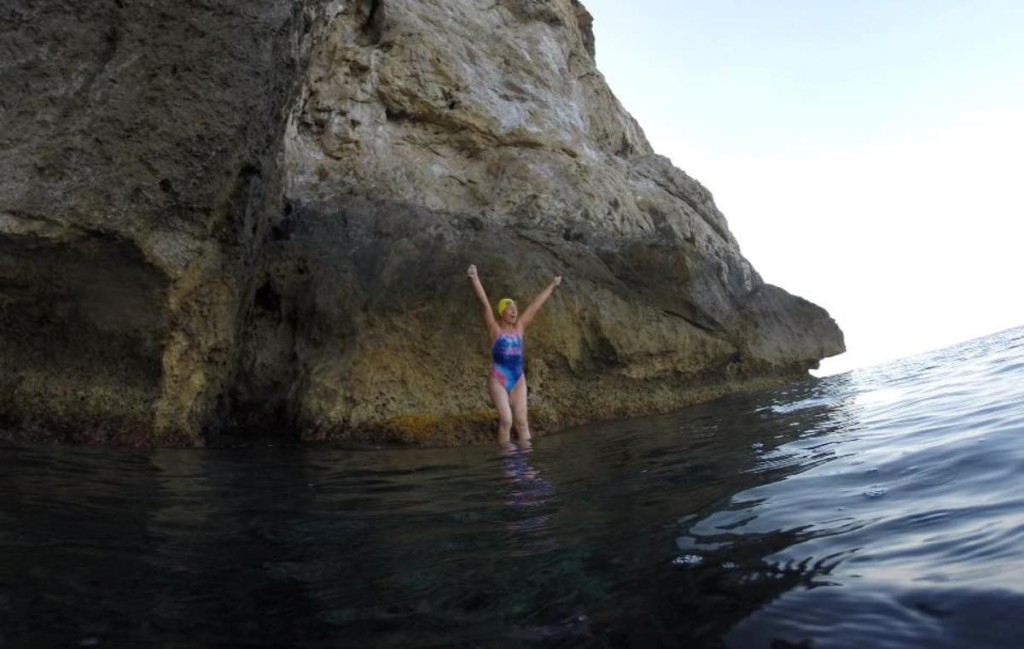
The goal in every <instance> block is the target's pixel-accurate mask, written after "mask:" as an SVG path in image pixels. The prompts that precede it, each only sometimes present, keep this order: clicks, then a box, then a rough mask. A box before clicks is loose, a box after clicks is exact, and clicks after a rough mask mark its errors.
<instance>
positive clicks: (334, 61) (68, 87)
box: [0, 0, 844, 445]
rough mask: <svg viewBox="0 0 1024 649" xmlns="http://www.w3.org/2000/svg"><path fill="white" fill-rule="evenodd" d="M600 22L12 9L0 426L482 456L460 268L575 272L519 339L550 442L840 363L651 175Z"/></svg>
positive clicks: (682, 187)
mask: <svg viewBox="0 0 1024 649" xmlns="http://www.w3.org/2000/svg"><path fill="white" fill-rule="evenodd" d="M591 20H592V19H591V18H590V17H589V14H588V13H587V12H586V9H585V8H584V7H583V6H582V5H581V4H580V3H579V2H576V0H545V1H543V2H536V1H532V0H531V1H527V0H510V1H509V2H505V3H501V4H500V5H494V6H491V7H489V8H483V7H482V6H478V5H477V4H476V3H472V2H463V1H458V2H447V1H445V2H442V1H441V0H436V1H434V0H417V1H413V0H355V1H352V2H342V1H339V0H334V1H331V2H328V1H326V0H324V1H316V0H303V1H295V2H289V1H285V0H257V1H255V2H254V1H251V0H247V1H246V2H231V1H229V2H225V3H220V4H219V5H218V7H217V8H216V9H214V8H210V7H207V6H206V5H200V4H194V3H185V4H183V5H181V6H175V7H170V6H160V7H152V6H143V5H135V4H132V3H119V2H114V1H113V0H111V1H110V2H100V3H94V4H93V5H90V7H89V8H83V9H81V10H80V12H79V14H78V15H76V16H68V15H67V12H66V11H64V5H63V4H62V3H60V2H58V1H57V0H42V1H41V2H38V3H33V4H32V5H31V6H29V5H15V6H14V7H12V8H8V9H5V10H4V15H3V22H2V26H0V30H2V31H0V38H2V39H4V40H5V41H6V42H8V43H11V44H12V46H13V49H12V50H11V51H18V52H20V58H19V59H17V60H16V61H15V62H14V63H13V64H12V65H11V66H8V67H5V68H3V69H2V70H0V83H2V84H3V85H4V87H5V88H6V89H10V91H9V92H8V91H7V90H5V94H7V95H9V99H8V100H7V102H8V103H7V104H6V108H5V110H4V111H2V112H0V127H2V128H0V132H2V133H3V134H4V135H3V136H0V137H2V138H3V141H2V147H0V326H2V329H0V331H2V333H0V364H2V365H0V368H2V370H0V415H2V416H4V417H6V418H7V419H9V420H10V421H12V422H15V425H17V426H21V427H23V429H24V430H25V431H45V430H49V431H51V432H53V433H54V434H57V435H58V436H59V435H63V434H69V435H71V436H72V438H73V437H74V435H76V434H77V435H79V436H81V435H85V437H86V438H87V439H94V440H97V441H101V442H104V443H121V442H124V443H132V444H135V443H139V444H153V445H163V444H185V445H188V444H201V443H202V440H203V438H204V436H205V435H206V434H207V432H215V431H218V430H221V429H226V428H231V427H235V426H239V427H243V428H251V427H259V428H264V429H274V428H286V429H289V430H294V431H296V434H297V435H298V436H299V437H301V438H303V439H310V440H313V439H350V438H355V437H358V438H360V439H362V438H366V439H400V440H411V441H414V442H417V443H448V442H449V441H452V440H454V441H462V440H466V441H469V440H471V439H475V438H476V437H477V436H479V435H480V433H478V432H467V431H478V430H484V429H485V428H486V417H485V415H484V414H483V413H486V412H489V403H488V400H487V396H486V391H485V390H484V388H483V377H484V376H485V373H486V368H487V362H488V361H487V350H486V340H484V334H483V328H482V325H481V324H480V323H479V322H478V320H479V316H478V313H477V308H476V306H475V304H474V303H473V297H472V294H471V293H470V291H469V288H468V286H467V285H466V282H465V278H464V270H465V267H466V266H467V265H468V264H469V263H476V264H477V266H478V267H479V268H480V271H481V276H482V278H483V280H484V284H485V286H486V288H487V290H488V291H489V293H490V296H491V298H492V299H493V300H495V301H496V300H497V299H498V298H499V297H501V296H504V295H512V296H514V297H517V298H518V299H520V300H527V299H529V297H530V296H531V295H532V294H533V293H535V292H536V291H538V290H539V289H540V288H541V287H542V286H543V283H544V282H545V281H546V279H547V278H548V277H550V275H552V274H556V273H557V274H561V275H563V276H565V278H566V279H565V282H564V283H563V286H562V287H561V288H560V289H559V291H558V292H557V293H556V295H555V297H553V298H552V300H551V301H550V302H549V304H548V305H547V306H546V307H545V310H544V312H543V313H542V314H541V316H540V317H539V318H538V320H537V321H536V324H535V325H534V326H533V328H531V331H530V332H529V338H528V343H527V345H528V352H527V354H528V356H527V358H528V363H529V365H528V368H527V372H528V380H529V382H530V387H531V394H532V396H531V408H532V409H533V410H535V412H536V417H537V421H538V422H541V421H547V420H545V415H544V412H550V413H555V412H557V413H559V415H558V417H554V416H553V415H550V416H549V421H551V422H556V425H557V422H560V421H563V422H574V423H579V422H581V421H584V420H586V419H587V418H588V417H589V418H591V419H602V418H607V417H606V416H605V413H608V414H613V415H614V414H615V413H624V414H629V415H634V414H641V413H644V412H657V411H664V410H668V409H671V408H674V407H678V406H679V405H684V403H683V402H687V403H690V402H692V401H688V399H691V398H696V397H694V396H693V395H696V394H700V388H701V387H702V386H703V387H704V388H706V390H710V391H711V392H715V389H714V388H713V387H710V386H722V389H723V390H725V389H728V390H734V389H742V388H743V387H744V386H745V385H756V384H758V383H759V382H766V381H779V380H792V379H794V378H800V377H806V375H807V372H806V370H807V369H808V368H813V367H816V365H817V362H818V361H819V360H820V359H821V358H824V357H827V356H831V355H835V354H838V353H841V352H842V351H843V350H844V346H843V338H842V332H841V331H840V330H839V328H838V326H836V324H835V322H834V321H833V320H832V319H831V318H830V317H829V316H828V314H827V313H826V312H825V311H824V310H822V309H821V308H820V307H817V306H815V305H813V304H811V303H809V302H807V301H805V300H802V299H800V298H798V297H795V296H791V295H789V294H788V293H786V292H785V291H784V290H782V289H780V288H777V287H774V286H771V285H768V284H765V283H764V282H763V281H762V280H761V278H760V277H759V276H758V274H757V273H756V271H755V270H754V269H753V268H752V267H751V266H750V264H749V262H747V260H746V259H745V258H744V257H743V256H742V254H741V252H740V249H739V245H738V243H737V242H736V239H735V237H733V235H732V233H731V232H730V231H729V229H728V224H727V222H726V220H725V217H724V216H723V215H722V214H721V213H720V212H719V211H718V209H717V207H715V205H714V201H713V199H712V196H711V193H710V192H709V191H708V190H707V189H706V188H704V187H703V186H702V185H700V183H698V182H697V181H696V180H694V179H692V178H691V177H690V176H688V175H687V174H685V173H684V172H682V171H681V170H679V169H676V168H674V167H673V166H672V165H671V163H670V162H669V161H668V160H667V159H666V158H664V157H662V156H658V155H657V154H655V153H654V152H653V151H652V150H651V147H650V145H649V143H648V142H647V141H646V138H645V137H644V135H643V132H642V131H641V129H640V127H639V126H638V125H637V124H636V122H635V120H633V118H632V117H631V116H630V115H629V114H628V113H627V112H626V111H625V110H624V109H623V108H622V106H621V105H620V104H619V102H618V101H617V100H616V99H615V97H614V95H613V94H612V92H611V90H610V89H609V88H608V87H607V85H606V84H605V82H604V80H603V77H602V76H601V74H600V72H599V71H598V70H597V69H596V67H595V64H594V59H593V53H594V47H595V44H594V42H593V34H592V33H591V32H590V22H591ZM598 46H599V44H598ZM8 49H11V48H8ZM5 99H6V98H5ZM686 395H690V396H686ZM424 413H426V414H424ZM61 431H64V432H63V433H62V432H61ZM76 431H77V432H76ZM87 431H92V432H91V433H88V432H87ZM45 436H46V434H45V433H43V432H37V433H34V434H33V438H38V439H43V438H44V437H45Z"/></svg>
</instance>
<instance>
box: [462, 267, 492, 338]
mask: <svg viewBox="0 0 1024 649" xmlns="http://www.w3.org/2000/svg"><path fill="white" fill-rule="evenodd" d="M466 277H468V278H469V283H470V284H472V285H473V293H475V294H476V299H477V300H478V301H479V302H480V315H481V316H482V317H483V319H484V326H486V327H487V333H488V334H490V333H491V332H492V331H493V330H494V329H497V328H498V323H497V322H496V321H495V320H494V314H493V313H492V312H491V302H490V300H488V299H487V292H486V291H484V285H483V284H481V283H480V276H479V275H477V272H476V266H475V265H473V264H470V265H469V268H468V269H467V270H466Z"/></svg>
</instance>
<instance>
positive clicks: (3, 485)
mask: <svg viewBox="0 0 1024 649" xmlns="http://www.w3.org/2000/svg"><path fill="white" fill-rule="evenodd" d="M1022 643H1024V329H1015V330H1010V331H1006V332H1003V333H1001V334H997V335H994V336H990V337H987V338H983V339H979V340H975V341H971V342H967V343H964V344H961V345H957V346H955V347H951V348H949V349H945V350H941V351H938V352H934V353H929V354H925V355H921V356H917V357H914V358H911V359H908V360H905V361H900V362H896V363H891V364H888V365H884V366H880V367H876V368H872V369H867V370H859V371H854V372H851V373H847V374H842V375H838V376H832V377H828V378H825V379H820V380H808V381H806V382H803V383H799V384H796V385H792V386H790V387H788V388H785V389H782V390H775V391H766V392H758V393H752V394H741V395H733V396H730V397H727V398H724V399H721V400H718V401H715V402H713V403H709V404H705V405H702V406H698V407H694V408H689V409H686V410H683V411H680V412H677V413H673V414H670V415H664V416H658V417H650V418H643V419H635V420H629V421H621V422H616V423H609V424H603V425H593V426H588V427H585V428H580V429H578V430H573V431H567V432H563V433H560V434H558V435H550V436H546V437H542V438H541V439H539V440H538V441H537V442H536V443H535V445H534V447H533V448H532V449H531V450H529V451H518V452H513V453H501V452H499V451H498V449H496V448H491V447H468V448H459V449H371V448H356V449H354V448H341V447H336V446H309V447H303V446H299V445H288V444H282V443H281V442H280V441H271V440H262V441H259V442H255V441H254V442H250V443H248V444H246V445H243V446H242V447H236V448H207V449H189V450H169V449H159V450H147V451H139V450H124V449H109V448H67V447H46V446H14V445H7V446H3V447H0V647H4V648H6V647H140V646H158V647H182V648H184V647H190V648H193V647H540V646H543V647H547V646H565V647H569V646H572V647H575V646H580V647H740V648H745V647H766V648H781V647H818V648H824V647H915V648H916V647H929V648H934V647H940V648H941V647H950V648H953V647H970V648H977V647H1018V646H1021V645H1022Z"/></svg>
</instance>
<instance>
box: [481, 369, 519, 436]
mask: <svg viewBox="0 0 1024 649" xmlns="http://www.w3.org/2000/svg"><path fill="white" fill-rule="evenodd" d="M520 382H521V381H520ZM487 391H488V392H490V393H491V401H493V402H494V407H495V408H497V409H498V443H499V444H501V445H502V446H506V445H508V444H510V443H511V441H510V437H511V432H512V408H511V406H510V405H509V394H508V392H506V391H505V387H504V386H503V385H502V384H501V382H500V381H499V380H498V379H497V378H495V377H493V376H492V377H491V378H490V379H488V381H487ZM513 392H514V390H513Z"/></svg>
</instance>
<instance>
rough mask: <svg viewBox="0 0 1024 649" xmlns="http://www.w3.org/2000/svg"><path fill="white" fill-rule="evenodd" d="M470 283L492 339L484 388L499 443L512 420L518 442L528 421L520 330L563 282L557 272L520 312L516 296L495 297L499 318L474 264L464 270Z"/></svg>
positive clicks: (508, 433) (503, 441) (504, 439)
mask: <svg viewBox="0 0 1024 649" xmlns="http://www.w3.org/2000/svg"><path fill="white" fill-rule="evenodd" d="M466 275H468V276H469V281H470V283H471V284H472V285H473V292H474V293H476V297H477V299H478V300H479V301H480V307H481V310H480V313H481V314H482V315H483V318H484V325H485V326H486V327H487V335H488V336H489V337H490V340H491V361H492V365H491V375H490V378H488V380H487V391H488V392H489V393H490V395H491V400H492V401H494V407H495V408H497V409H498V443H499V444H501V445H507V444H509V443H510V436H511V431H512V424H513V423H515V427H516V435H517V436H518V438H519V442H520V443H526V442H528V441H529V440H530V425H529V423H528V422H527V417H526V376H524V375H523V332H524V330H525V329H526V327H527V326H528V325H529V324H530V322H531V321H532V320H533V318H534V316H536V315H537V312H538V311H540V308H541V306H543V305H544V303H545V302H547V299H548V298H549V297H551V293H552V292H554V290H555V287H556V286H558V285H559V284H561V283H562V278H561V276H556V277H555V278H554V279H552V280H551V283H550V284H548V286H547V288H545V289H544V290H543V291H541V292H540V293H539V294H538V295H537V297H535V298H533V301H532V302H530V305H529V306H527V307H526V309H525V310H524V311H523V314H522V315H519V307H518V306H517V305H516V303H515V300H512V299H510V298H507V297H506V298H503V299H501V300H499V301H498V318H497V319H495V317H494V314H493V313H492V312H491V303H490V301H489V300H488V299H487V293H486V292H485V291H484V286H483V284H481V283H480V277H479V276H478V275H477V273H476V266H472V265H471V266H470V267H469V270H467V271H466Z"/></svg>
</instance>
